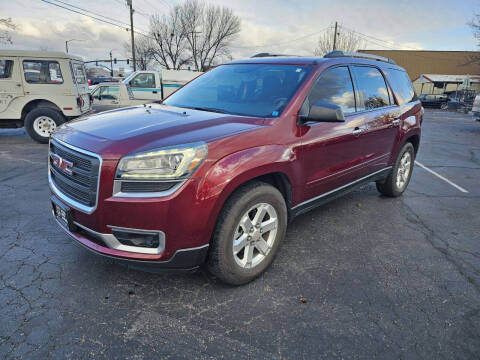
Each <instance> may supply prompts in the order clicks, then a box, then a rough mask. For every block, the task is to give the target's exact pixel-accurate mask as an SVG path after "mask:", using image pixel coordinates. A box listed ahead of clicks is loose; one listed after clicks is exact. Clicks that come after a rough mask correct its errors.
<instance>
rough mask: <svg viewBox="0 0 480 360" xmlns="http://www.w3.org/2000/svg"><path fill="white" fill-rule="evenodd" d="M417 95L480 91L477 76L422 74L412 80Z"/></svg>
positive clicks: (479, 81) (479, 79)
mask: <svg viewBox="0 0 480 360" xmlns="http://www.w3.org/2000/svg"><path fill="white" fill-rule="evenodd" d="M413 87H414V88H415V92H416V93H417V95H421V94H454V93H455V94H456V93H458V92H459V91H461V90H465V89H468V90H473V91H474V92H475V93H478V92H479V90H480V76H479V75H438V74H422V75H420V76H419V77H418V78H416V79H413Z"/></svg>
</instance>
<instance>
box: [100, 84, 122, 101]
mask: <svg viewBox="0 0 480 360" xmlns="http://www.w3.org/2000/svg"><path fill="white" fill-rule="evenodd" d="M100 96H101V98H102V100H117V99H118V86H102V90H101V92H100Z"/></svg>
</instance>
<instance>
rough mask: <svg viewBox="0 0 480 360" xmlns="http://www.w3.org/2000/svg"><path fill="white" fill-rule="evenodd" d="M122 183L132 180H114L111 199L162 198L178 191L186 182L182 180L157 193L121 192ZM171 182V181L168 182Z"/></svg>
mask: <svg viewBox="0 0 480 360" xmlns="http://www.w3.org/2000/svg"><path fill="white" fill-rule="evenodd" d="M122 181H125V182H132V180H114V181H113V197H126V198H151V197H164V196H168V195H172V194H173V193H174V192H175V191H177V190H178V189H180V188H181V187H182V186H183V184H185V183H186V182H187V180H182V181H180V182H178V184H176V185H174V186H173V187H172V188H170V189H168V190H165V191H158V192H128V193H125V192H122V190H121V189H122ZM142 182H153V181H142ZM168 182H172V181H168Z"/></svg>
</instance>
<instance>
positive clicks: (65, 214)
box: [51, 197, 75, 231]
mask: <svg viewBox="0 0 480 360" xmlns="http://www.w3.org/2000/svg"><path fill="white" fill-rule="evenodd" d="M51 201H52V213H53V216H54V217H55V219H56V220H57V221H58V222H59V223H60V225H62V226H63V227H64V228H66V229H68V230H70V231H73V230H74V228H75V225H74V224H73V220H72V210H71V209H70V207H68V206H67V205H65V204H62V203H61V202H60V201H59V200H58V199H57V198H56V197H52V198H51Z"/></svg>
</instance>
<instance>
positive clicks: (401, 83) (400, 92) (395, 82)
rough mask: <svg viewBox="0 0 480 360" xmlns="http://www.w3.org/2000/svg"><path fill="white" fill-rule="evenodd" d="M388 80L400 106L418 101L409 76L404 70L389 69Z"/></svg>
mask: <svg viewBox="0 0 480 360" xmlns="http://www.w3.org/2000/svg"><path fill="white" fill-rule="evenodd" d="M386 75H387V78H388V80H389V81H390V85H391V86H392V88H393V92H394V93H395V96H396V97H397V101H398V104H399V105H403V104H406V103H409V102H411V101H415V100H417V96H416V95H415V90H414V89H413V85H412V82H411V81H410V78H409V77H408V74H407V73H406V72H405V71H402V70H396V69H388V72H387V74H386Z"/></svg>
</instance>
